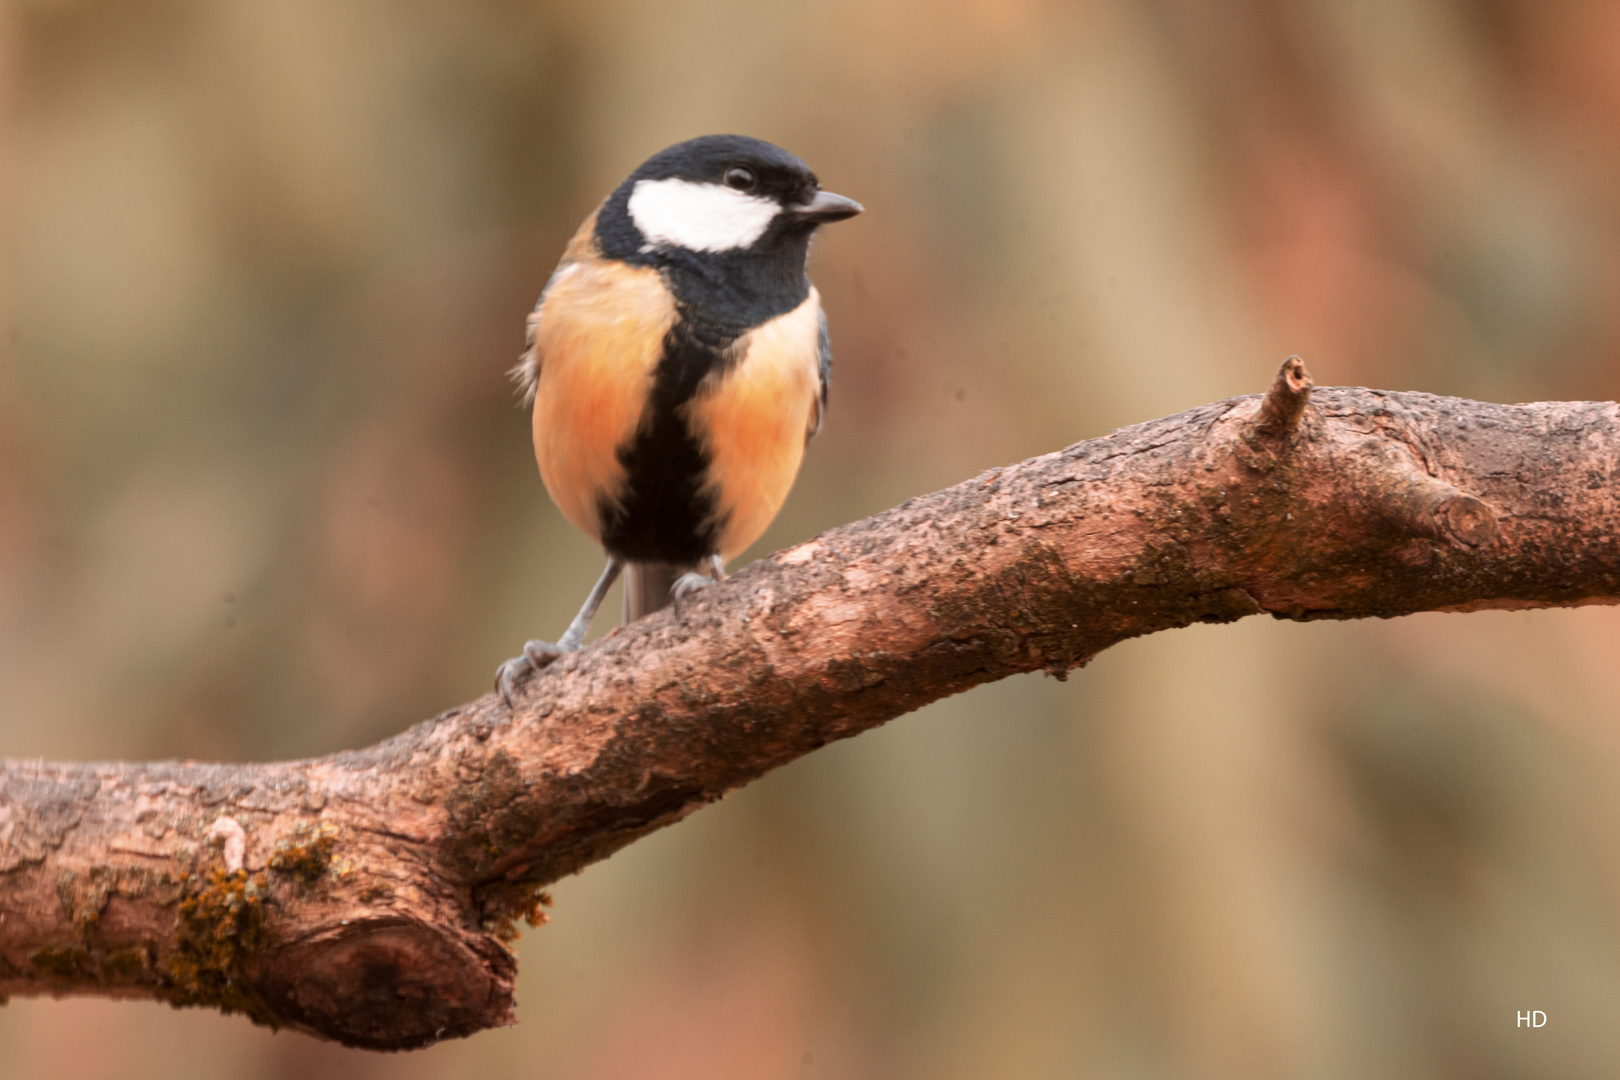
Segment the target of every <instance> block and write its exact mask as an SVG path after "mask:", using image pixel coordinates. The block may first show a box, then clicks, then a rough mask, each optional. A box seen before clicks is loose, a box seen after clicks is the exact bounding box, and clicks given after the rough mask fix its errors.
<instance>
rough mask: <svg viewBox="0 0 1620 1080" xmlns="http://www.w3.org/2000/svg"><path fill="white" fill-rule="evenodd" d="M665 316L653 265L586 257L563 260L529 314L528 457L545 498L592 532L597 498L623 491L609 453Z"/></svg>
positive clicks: (642, 386)
mask: <svg viewBox="0 0 1620 1080" xmlns="http://www.w3.org/2000/svg"><path fill="white" fill-rule="evenodd" d="M674 321H675V307H674V304H673V301H672V300H671V298H670V295H669V290H667V289H666V288H665V287H664V285H663V282H662V281H661V280H660V279H659V276H658V272H657V271H656V270H653V269H651V268H649V267H632V266H626V265H625V264H623V263H619V262H598V261H594V260H589V259H588V260H586V261H581V262H576V263H573V264H572V268H571V269H570V268H568V267H567V266H565V267H564V269H563V270H562V271H561V272H560V276H559V277H558V278H556V279H554V280H553V281H552V283H551V285H550V287H549V289H548V290H547V292H546V297H545V301H544V303H542V304H541V305H540V309H539V310H538V311H537V312H536V313H535V314H534V316H533V329H534V351H535V356H536V358H537V360H538V366H539V375H538V380H537V383H536V388H535V399H534V456H535V460H536V461H537V462H539V465H540V477H541V479H543V480H544V481H545V484H546V491H547V492H549V493H550V494H551V498H552V501H553V502H555V503H556V504H557V507H558V509H560V510H561V511H562V512H563V516H564V517H566V518H567V519H568V520H569V521H571V522H573V523H574V524H575V525H576V526H578V527H579V528H580V529H581V530H582V531H583V532H585V534H586V535H588V536H590V537H591V538H592V539H593V540H597V541H600V540H601V538H602V525H601V520H600V514H599V509H598V508H599V506H600V504H601V501H602V500H603V499H604V498H606V499H608V500H611V501H616V500H618V499H620V498H621V497H622V496H623V494H624V489H625V482H626V480H625V475H624V467H623V466H622V465H621V464H620V463H619V459H618V454H617V451H618V449H619V447H620V446H622V445H624V444H625V443H626V442H628V441H629V439H630V438H631V436H632V435H633V434H634V433H635V430H636V427H637V425H638V424H639V423H640V421H641V416H642V411H643V409H644V408H645V406H646V404H647V397H648V393H649V391H650V388H651V384H652V378H653V371H654V369H655V368H656V366H657V364H658V358H659V356H660V355H662V352H663V344H664V335H665V334H667V333H668V332H669V328H670V326H671V325H672V324H673V323H674Z"/></svg>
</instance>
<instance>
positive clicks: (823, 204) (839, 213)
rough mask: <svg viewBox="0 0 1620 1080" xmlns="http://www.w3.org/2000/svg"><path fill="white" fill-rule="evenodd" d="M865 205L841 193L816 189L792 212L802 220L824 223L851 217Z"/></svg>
mask: <svg viewBox="0 0 1620 1080" xmlns="http://www.w3.org/2000/svg"><path fill="white" fill-rule="evenodd" d="M864 209H866V207H864V206H862V205H861V204H860V203H858V202H856V201H855V200H854V199H846V198H844V197H843V196H842V195H834V194H833V193H832V192H830V191H818V192H816V197H815V198H813V199H811V200H810V201H809V202H807V203H804V204H803V205H800V206H795V207H794V208H793V212H794V213H795V214H797V215H798V216H799V218H800V220H802V221H814V222H816V223H817V224H824V223H826V222H829V221H843V220H844V219H845V218H852V217H854V216H855V215H856V214H858V213H860V212H861V211H862V210H864Z"/></svg>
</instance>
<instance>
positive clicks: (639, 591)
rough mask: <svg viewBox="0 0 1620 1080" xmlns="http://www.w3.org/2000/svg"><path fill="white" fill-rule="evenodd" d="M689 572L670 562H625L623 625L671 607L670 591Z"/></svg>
mask: <svg viewBox="0 0 1620 1080" xmlns="http://www.w3.org/2000/svg"><path fill="white" fill-rule="evenodd" d="M686 570H687V567H684V566H675V565H673V564H671V563H626V564H625V566H624V625H626V626H629V625H630V624H631V623H633V622H635V621H636V620H637V619H639V618H641V617H642V616H643V615H651V614H652V613H653V612H655V611H662V610H663V609H664V608H667V607H669V590H670V589H671V588H672V587H673V586H674V584H675V579H676V578H678V577H680V576H681V574H682V573H684V572H685V571H686Z"/></svg>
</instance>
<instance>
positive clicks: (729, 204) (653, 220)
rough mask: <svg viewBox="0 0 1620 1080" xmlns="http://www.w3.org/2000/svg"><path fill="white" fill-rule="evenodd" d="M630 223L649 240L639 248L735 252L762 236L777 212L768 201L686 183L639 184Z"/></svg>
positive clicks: (633, 194) (632, 196) (722, 188)
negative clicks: (663, 247) (676, 248)
mask: <svg viewBox="0 0 1620 1080" xmlns="http://www.w3.org/2000/svg"><path fill="white" fill-rule="evenodd" d="M629 209H630V219H631V220H632V221H634V222H635V223H636V228H638V229H640V230H641V235H642V236H645V237H646V238H647V244H646V246H645V247H644V248H643V249H642V250H644V251H646V250H650V249H651V248H653V247H658V246H668V247H681V248H686V249H687V250H688V251H733V250H735V249H737V248H745V247H748V246H750V245H751V244H753V242H754V241H755V240H758V239H759V238H760V237H761V236H763V235H764V234H765V230H766V229H767V228H769V227H770V224H771V219H772V218H774V217H776V215H777V214H778V213H779V212H780V211H781V209H782V208H781V207H780V206H778V205H777V203H776V202H775V201H774V200H772V199H762V198H760V197H759V196H758V195H749V194H748V193H747V192H743V191H737V190H736V189H734V188H728V187H726V186H725V185H723V184H697V183H693V182H692V181H690V180H675V179H671V180H639V181H637V182H636V186H635V190H633V191H632V192H630V206H629Z"/></svg>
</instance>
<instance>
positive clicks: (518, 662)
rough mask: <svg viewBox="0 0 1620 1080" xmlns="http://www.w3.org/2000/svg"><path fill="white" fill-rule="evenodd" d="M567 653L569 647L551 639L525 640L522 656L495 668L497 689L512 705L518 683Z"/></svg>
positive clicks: (503, 698) (509, 704) (509, 705)
mask: <svg viewBox="0 0 1620 1080" xmlns="http://www.w3.org/2000/svg"><path fill="white" fill-rule="evenodd" d="M567 653H568V650H567V649H564V648H563V647H562V646H560V645H553V644H552V643H551V642H549V641H540V640H539V639H535V640H534V641H525V642H524V643H523V655H522V656H514V657H512V659H510V660H508V661H506V663H504V664H502V665H501V666H500V667H498V668H496V669H495V689H496V691H497V692H498V693H499V694H500V695H501V700H502V701H504V702H505V703H506V707H507V708H508V709H510V708H511V707H512V691H513V690H515V689H517V684H518V683H520V682H522V681H523V680H524V679H525V678H527V677H528V676H529V675H531V674H533V673H535V672H538V671H539V670H540V669H542V668H544V667H546V666H547V665H549V664H551V663H553V662H554V661H556V660H558V659H559V658H561V657H563V656H565V655H567Z"/></svg>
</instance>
